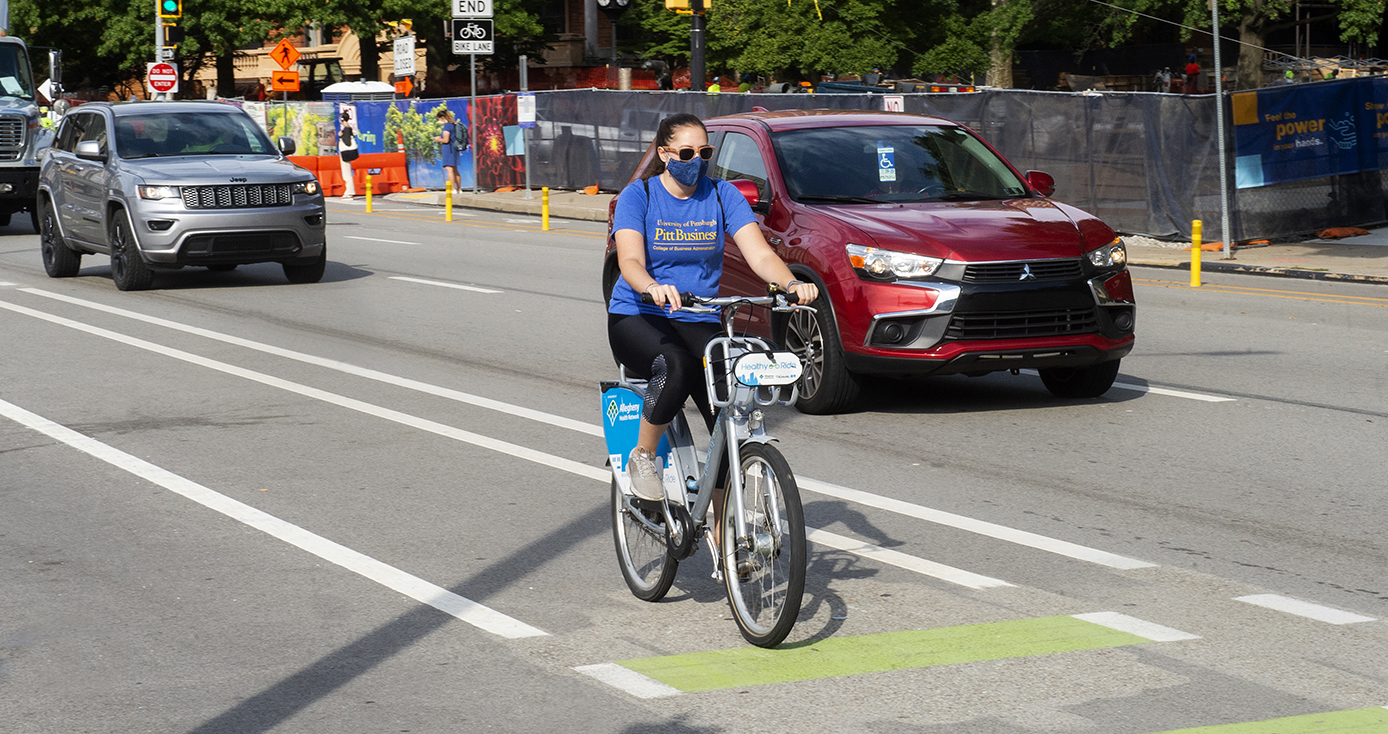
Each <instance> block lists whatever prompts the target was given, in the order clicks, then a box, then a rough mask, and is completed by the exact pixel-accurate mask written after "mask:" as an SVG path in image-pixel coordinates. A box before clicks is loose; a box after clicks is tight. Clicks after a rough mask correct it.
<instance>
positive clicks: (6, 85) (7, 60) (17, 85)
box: [0, 43, 34, 99]
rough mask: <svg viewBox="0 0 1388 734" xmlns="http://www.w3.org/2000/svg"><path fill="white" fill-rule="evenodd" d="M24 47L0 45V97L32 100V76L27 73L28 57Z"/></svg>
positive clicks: (9, 44) (10, 44) (11, 44)
mask: <svg viewBox="0 0 1388 734" xmlns="http://www.w3.org/2000/svg"><path fill="white" fill-rule="evenodd" d="M23 50H24V47H23V46H19V45H17V44H13V43H6V44H4V45H0V96H4V97H22V98H23V99H33V98H34V75H33V74H32V73H30V72H29V57H28V54H25V53H23Z"/></svg>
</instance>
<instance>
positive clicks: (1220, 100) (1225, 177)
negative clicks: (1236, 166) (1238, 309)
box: [1210, 0, 1234, 260]
mask: <svg viewBox="0 0 1388 734" xmlns="http://www.w3.org/2000/svg"><path fill="white" fill-rule="evenodd" d="M1210 22H1211V23H1213V25H1214V27H1213V28H1212V29H1211V30H1213V31H1214V65H1215V127H1216V128H1218V131H1217V133H1216V134H1217V135H1219V225H1220V230H1219V233H1220V236H1222V237H1223V238H1224V259H1225V260H1230V259H1232V258H1233V257H1234V256H1233V254H1232V253H1233V249H1232V248H1233V233H1232V232H1231V231H1230V230H1229V171H1228V168H1229V165H1228V159H1227V158H1225V157H1224V65H1223V64H1222V63H1220V56H1219V0H1210Z"/></svg>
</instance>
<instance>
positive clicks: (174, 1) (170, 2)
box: [158, 0, 183, 18]
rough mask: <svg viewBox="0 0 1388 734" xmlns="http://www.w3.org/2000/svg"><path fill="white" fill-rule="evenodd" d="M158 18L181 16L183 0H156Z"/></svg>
mask: <svg viewBox="0 0 1388 734" xmlns="http://www.w3.org/2000/svg"><path fill="white" fill-rule="evenodd" d="M158 2H159V17H160V18H182V17H183V0H158Z"/></svg>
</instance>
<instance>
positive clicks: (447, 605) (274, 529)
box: [0, 400, 548, 639]
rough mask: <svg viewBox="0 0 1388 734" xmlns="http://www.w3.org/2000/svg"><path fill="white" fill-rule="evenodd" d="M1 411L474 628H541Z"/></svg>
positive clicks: (71, 434) (89, 441) (39, 421)
mask: <svg viewBox="0 0 1388 734" xmlns="http://www.w3.org/2000/svg"><path fill="white" fill-rule="evenodd" d="M0 415H3V416H5V417H6V418H9V419H10V420H13V421H15V422H16V423H19V424H21V425H23V426H26V427H28V428H31V429H33V430H35V431H38V432H39V433H42V434H44V435H46V436H48V437H50V438H52V439H54V440H55V441H61V442H62V443H65V444H67V445H68V446H71V447H72V448H75V449H77V450H79V451H82V452H83V453H86V454H88V455H90V456H93V457H95V458H97V459H100V460H102V461H104V462H106V463H108V464H111V465H112V466H114V467H116V468H119V469H124V470H125V471H127V472H130V473H131V474H134V475H135V476H137V477H140V478H141V479H144V480H146V481H149V482H152V483H154V484H157V485H159V486H161V487H163V488H165V489H167V490H169V491H171V492H174V493H176V494H180V495H182V496H184V497H186V498H188V499H190V500H192V501H194V502H196V503H198V504H200V505H202V506H203V507H206V508H208V509H211V510H216V511H217V512H220V513H222V514H223V515H226V516H227V517H230V518H231V519H233V520H236V521H238V522H241V523H244V524H246V525H249V526H250V527H252V528H255V529H256V530H260V531H261V532H264V533H266V534H268V535H270V536H272V537H275V538H278V539H279V540H282V541H284V542H286V543H289V544H290V545H293V546H296V547H299V548H302V549H303V550H306V551H308V552H309V553H312V554H313V555H315V556H318V557H319V558H322V559H323V560H325V561H328V562H330V563H335V564H337V565H339V566H341V567H343V568H345V569H347V570H349V571H352V572H354V573H357V574H359V575H361V576H364V577H366V578H368V579H370V580H372V581H375V582H376V583H378V584H380V585H382V586H384V587H386V588H388V589H391V590H394V591H397V592H399V593H401V594H404V595H405V596H408V597H410V598H411V599H415V600H416V601H419V602H422V603H424V604H428V605H429V606H431V607H433V608H435V609H438V610H439V611H441V612H444V613H445V614H449V615H451V616H453V617H457V618H458V619H460V620H462V621H464V622H467V623H468V624H471V625H473V626H475V627H477V628H478V629H481V630H484V631H486V632H490V633H492V634H494V635H500V636H502V637H507V638H513V639H514V638H517V637H538V636H542V635H547V634H548V633H547V632H545V631H544V630H541V629H538V628H536V627H531V626H530V625H528V624H525V623H524V622H521V621H520V620H517V619H515V618H512V617H508V616H506V615H505V614H502V613H501V612H498V611H496V610H495V609H491V608H490V607H486V606H483V605H481V604H478V603H477V602H475V601H472V600H471V599H468V598H466V597H462V596H459V595H457V594H455V593H453V592H451V591H449V590H448V589H445V588H443V587H442V586H438V585H437V584H432V583H429V582H428V581H425V580H424V579H421V578H419V577H418V576H414V575H411V574H408V573H405V572H404V571H401V570H400V569H398V568H395V567H394V566H390V565H387V564H385V563H382V562H381V561H378V560H376V559H375V558H372V557H371V556H368V555H365V554H363V553H359V552H357V551H354V550H352V549H351V548H348V547H346V546H344V545H341V544H339V543H336V542H333V541H331V540H328V539H327V538H324V537H323V536H321V535H317V534H315V533H311V532H309V531H307V530H305V529H303V528H301V527H299V526H297V525H294V524H291V523H288V522H285V521H284V520H281V519H279V518H277V517H275V516H274V515H271V514H269V513H267V512H264V511H262V510H258V509H256V508H254V507H251V506H250V505H247V504H245V503H243V502H240V501H238V500H234V499H232V498H230V497H228V496H226V495H224V494H221V493H220V492H216V491H214V490H211V489H208V488H207V487H204V486H203V485H201V484H198V483H197V482H194V481H192V480H190V479H185V478H184V477H181V476H179V475H177V474H174V473H173V472H170V471H168V470H166V469H163V468H160V467H158V466H155V465H154V464H151V463H149V462H147V461H145V460H143V459H140V458H137V457H134V456H131V455H130V454H127V453H125V452H124V451H121V450H120V449H117V448H114V447H112V446H108V445H107V444H104V443H102V442H100V441H97V440H96V439H94V438H90V437H88V436H85V435H83V434H81V433H78V432H77V431H74V430H72V429H71V428H68V427H66V426H63V425H60V424H58V423H55V422H53V421H51V420H49V419H47V418H44V417H43V416H40V415H37V414H35V413H32V412H30V411H28V410H25V409H23V408H21V407H19V406H17V405H14V404H13V403H9V402H6V401H4V400H0Z"/></svg>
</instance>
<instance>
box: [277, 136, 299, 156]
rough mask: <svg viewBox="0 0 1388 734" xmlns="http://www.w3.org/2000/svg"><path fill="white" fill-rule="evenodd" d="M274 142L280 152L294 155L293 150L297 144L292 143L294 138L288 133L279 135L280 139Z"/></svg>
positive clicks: (296, 147) (296, 148)
mask: <svg viewBox="0 0 1388 734" xmlns="http://www.w3.org/2000/svg"><path fill="white" fill-rule="evenodd" d="M275 142H276V147H278V148H279V149H280V152H281V153H283V154H284V155H287V156H288V155H294V151H296V150H298V146H296V145H295V144H294V138H291V137H289V136H288V135H281V136H280V139H279V140H277V141H275Z"/></svg>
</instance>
